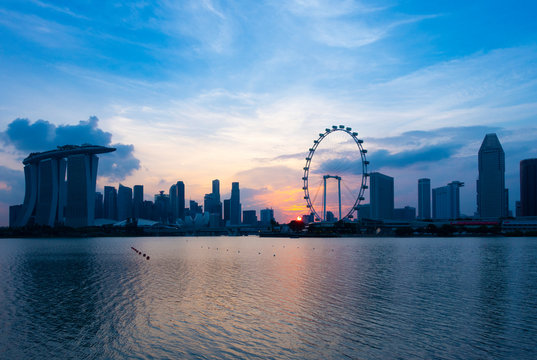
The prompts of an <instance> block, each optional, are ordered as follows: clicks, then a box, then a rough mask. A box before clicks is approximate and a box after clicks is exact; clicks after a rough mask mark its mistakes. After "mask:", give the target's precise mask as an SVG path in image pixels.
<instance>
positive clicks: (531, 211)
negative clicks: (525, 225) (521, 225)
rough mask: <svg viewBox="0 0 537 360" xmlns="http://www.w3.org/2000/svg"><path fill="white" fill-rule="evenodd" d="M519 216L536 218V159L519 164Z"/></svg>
mask: <svg viewBox="0 0 537 360" xmlns="http://www.w3.org/2000/svg"><path fill="white" fill-rule="evenodd" d="M520 216H537V159H525V160H522V161H521V162H520Z"/></svg>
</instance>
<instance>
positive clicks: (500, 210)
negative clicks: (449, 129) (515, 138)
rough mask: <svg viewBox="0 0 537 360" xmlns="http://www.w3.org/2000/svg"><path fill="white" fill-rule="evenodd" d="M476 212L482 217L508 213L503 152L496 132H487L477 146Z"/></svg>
mask: <svg viewBox="0 0 537 360" xmlns="http://www.w3.org/2000/svg"><path fill="white" fill-rule="evenodd" d="M478 165H479V178H478V180H477V214H478V215H479V216H480V217H482V218H489V217H493V218H500V217H506V216H507V214H508V198H507V197H508V194H507V190H506V189H505V154H504V152H503V149H502V145H501V144H500V140H498V136H496V134H487V135H485V138H484V139H483V143H482V144H481V147H480V148H479V154H478Z"/></svg>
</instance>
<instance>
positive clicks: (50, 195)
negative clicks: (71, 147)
mask: <svg viewBox="0 0 537 360" xmlns="http://www.w3.org/2000/svg"><path fill="white" fill-rule="evenodd" d="M65 166H66V162H65V160H64V159H55V158H50V159H45V160H42V161H40V162H39V165H38V185H37V204H36V207H35V223H36V224H39V225H48V226H54V225H55V224H54V223H55V222H56V221H61V219H63V210H64V209H63V207H64V206H65V186H66V183H65V179H64V177H65ZM62 195H63V196H62Z"/></svg>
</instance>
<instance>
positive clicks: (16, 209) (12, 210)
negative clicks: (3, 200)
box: [9, 204, 22, 227]
mask: <svg viewBox="0 0 537 360" xmlns="http://www.w3.org/2000/svg"><path fill="white" fill-rule="evenodd" d="M21 211H22V204H21V205H11V206H10V207H9V227H15V226H17V218H18V217H19V216H20V213H21Z"/></svg>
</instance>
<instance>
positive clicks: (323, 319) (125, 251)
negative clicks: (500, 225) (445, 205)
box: [0, 237, 537, 359]
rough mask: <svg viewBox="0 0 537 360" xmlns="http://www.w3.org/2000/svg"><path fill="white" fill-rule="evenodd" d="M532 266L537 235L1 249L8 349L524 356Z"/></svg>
mask: <svg viewBox="0 0 537 360" xmlns="http://www.w3.org/2000/svg"><path fill="white" fill-rule="evenodd" d="M131 246H134V247H136V248H137V249H140V250H142V251H143V252H145V253H147V254H148V255H150V256H151V260H149V261H148V260H145V259H144V258H142V257H141V256H139V255H137V254H136V253H135V252H133V251H132V250H131V249H130V247H131ZM536 258H537V244H536V243H535V242H533V241H532V239H423V238H420V239H363V238H362V239H266V238H265V239H259V238H256V237H248V238H244V237H242V238H225V237H219V238H137V239H132V238H126V239H73V240H65V239H64V240H53V239H52V240H50V239H48V240H22V239H17V240H9V239H7V240H5V239H4V240H2V241H1V242H0V269H1V270H3V271H4V273H5V274H6V275H5V276H3V277H2V278H1V279H0V291H1V293H2V294H5V296H4V297H3V298H0V306H1V307H2V308H3V309H5V311H4V312H2V313H1V314H0V329H1V330H2V336H1V337H0V352H1V353H2V354H3V356H6V357H7V358H21V357H24V358H42V357H43V356H44V355H43V354H46V355H47V356H45V357H50V356H55V357H61V358H73V357H75V358H79V357H83V358H125V357H133V358H224V359H225V358H229V359H235V358H281V359H303V358H317V359H325V358H342V357H350V358H364V359H376V358H393V357H401V358H438V359H449V358H531V357H532V356H531V355H532V354H533V353H534V352H535V350H534V347H535V345H534V344H535V343H536V340H537V335H536V334H537V331H536V330H537V329H536V322H537V321H536V319H537V300H536V299H537V286H536V282H535V279H536V276H537V262H536V260H535V259H536Z"/></svg>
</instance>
